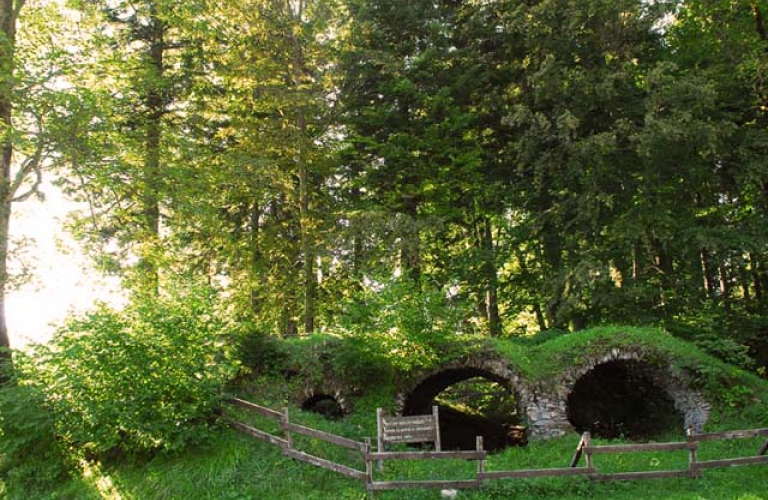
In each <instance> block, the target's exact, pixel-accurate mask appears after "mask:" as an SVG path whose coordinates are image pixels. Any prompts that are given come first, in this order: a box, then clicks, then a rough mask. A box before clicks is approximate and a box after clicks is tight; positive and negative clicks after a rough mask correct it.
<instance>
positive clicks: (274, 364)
mask: <svg viewBox="0 0 768 500" xmlns="http://www.w3.org/2000/svg"><path fill="white" fill-rule="evenodd" d="M237 350H238V352H237V356H238V359H239V360H240V361H241V362H242V365H243V367H244V368H246V369H248V370H250V371H251V372H253V373H255V374H262V373H277V372H279V371H280V369H281V368H283V366H284V365H285V364H286V363H287V361H288V353H287V352H286V350H285V348H284V346H283V344H282V343H281V341H280V339H279V338H277V337H275V336H272V335H269V334H268V333H263V332H260V331H257V330H252V331H249V332H247V333H245V334H243V335H241V336H240V338H239V341H238V348H237Z"/></svg>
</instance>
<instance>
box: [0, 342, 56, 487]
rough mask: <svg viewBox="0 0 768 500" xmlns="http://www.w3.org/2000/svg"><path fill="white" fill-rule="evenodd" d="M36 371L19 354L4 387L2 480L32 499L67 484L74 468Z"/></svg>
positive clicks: (0, 406)
mask: <svg viewBox="0 0 768 500" xmlns="http://www.w3.org/2000/svg"><path fill="white" fill-rule="evenodd" d="M34 369H35V368H34V361H33V360H32V359H31V358H30V357H29V356H28V355H25V354H24V353H21V352H17V353H15V355H14V368H13V373H11V375H10V376H9V379H10V380H9V381H8V382H7V383H5V384H3V385H0V480H6V481H7V483H8V484H9V485H10V486H9V487H12V488H13V490H14V491H17V492H25V493H26V494H28V495H30V496H31V495H32V494H33V492H36V491H39V490H40V489H45V488H50V487H52V486H54V485H55V484H56V483H58V482H61V481H63V480H66V478H67V477H68V474H67V472H68V465H69V464H70V458H69V456H68V453H67V451H68V450H67V448H66V445H65V444H64V443H62V441H61V440H60V439H58V436H57V432H56V419H55V416H54V413H53V408H52V407H51V404H50V403H49V401H47V399H46V396H45V394H44V392H43V389H44V387H43V386H42V385H41V384H40V381H39V380H35V379H34V378H33V375H32V374H33V372H34ZM0 491H1V490H0Z"/></svg>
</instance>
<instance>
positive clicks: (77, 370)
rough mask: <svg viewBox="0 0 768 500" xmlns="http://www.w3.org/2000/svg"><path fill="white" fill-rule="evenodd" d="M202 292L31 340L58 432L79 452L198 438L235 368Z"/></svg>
mask: <svg viewBox="0 0 768 500" xmlns="http://www.w3.org/2000/svg"><path fill="white" fill-rule="evenodd" d="M214 309H215V298H214V296H213V295H212V294H211V293H205V292H192V293H189V294H187V295H186V296H184V297H174V298H157V299H155V300H153V301H143V302H139V303H136V304H134V305H131V306H129V307H128V308H126V309H125V310H124V311H114V310H111V309H109V308H107V307H106V306H101V307H99V308H97V309H96V310H94V311H91V312H89V313H87V314H86V315H84V316H83V317H78V318H73V319H70V320H69V321H67V323H66V324H65V325H64V326H63V327H61V328H60V329H59V331H58V332H57V334H56V335H55V337H54V339H53V341H52V342H51V344H50V345H48V346H44V347H40V348H38V351H37V353H36V357H35V359H36V367H35V371H36V373H35V377H37V378H38V380H39V381H40V384H41V386H42V387H43V390H44V391H45V395H46V398H47V401H48V402H49V404H50V405H51V406H52V407H53V408H54V410H55V412H56V420H57V421H56V426H57V430H58V433H59V435H60V436H61V437H62V439H64V440H65V441H66V442H69V443H71V444H72V445H74V446H76V447H78V448H80V449H81V450H83V451H84V452H85V453H87V454H94V455H103V454H105V453H107V452H120V453H123V454H128V455H136V454H145V453H149V452H154V451H158V450H160V451H178V450H181V449H182V448H184V447H185V446H187V445H189V444H193V443H197V442H200V441H202V440H205V439H206V438H207V437H208V436H209V434H210V428H211V425H212V424H213V422H214V418H213V417H214V412H215V409H216V407H217V405H218V400H219V397H220V396H219V395H220V392H221V390H222V388H223V386H224V385H225V383H226V382H227V381H228V380H230V379H231V378H232V377H233V376H234V374H235V373H236V371H237V363H236V362H234V361H232V360H231V359H229V355H228V351H229V347H228V346H227V344H226V342H225V341H224V339H225V335H224V330H225V328H226V325H225V324H224V322H222V321H221V320H220V319H218V318H217V315H216V314H215V312H214Z"/></svg>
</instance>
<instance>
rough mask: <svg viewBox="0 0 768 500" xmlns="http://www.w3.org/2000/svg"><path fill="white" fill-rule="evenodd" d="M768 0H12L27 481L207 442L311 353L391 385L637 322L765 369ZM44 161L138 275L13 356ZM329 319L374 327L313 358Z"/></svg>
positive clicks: (5, 57)
mask: <svg viewBox="0 0 768 500" xmlns="http://www.w3.org/2000/svg"><path fill="white" fill-rule="evenodd" d="M766 16H768V0H645V1H643V0H464V1H461V0H430V1H426V0H229V1H227V0H219V1H214V0H71V1H65V0H62V1H54V0H50V1H44V0H28V1H25V0H0V148H1V149H2V151H1V152H0V167H1V168H0V358H4V361H12V363H5V364H6V370H5V371H3V372H2V375H0V444H2V449H0V496H3V495H4V493H5V492H6V488H7V491H8V492H14V491H15V492H16V493H13V494H18V495H21V496H20V497H21V498H24V496H23V495H27V494H28V491H33V490H30V488H38V487H40V488H42V486H39V485H42V484H49V485H50V484H52V485H54V486H53V487H54V488H55V487H58V486H57V485H59V484H60V483H61V480H62V479H61V478H62V477H72V476H71V471H72V470H80V471H81V472H82V474H81V478H82V477H85V478H88V477H91V476H88V474H91V473H92V472H88V471H92V470H93V469H92V467H95V465H94V464H97V463H98V462H95V461H94V460H96V459H103V460H104V461H105V463H109V460H110V459H115V458H116V457H117V458H119V459H125V458H126V457H136V456H141V457H143V458H144V459H149V458H152V457H154V456H155V454H156V453H157V452H159V451H168V452H178V451H181V450H188V449H190V448H189V447H190V446H193V445H197V444H200V443H204V442H210V440H211V439H212V436H214V435H215V432H214V430H215V429H216V426H215V425H214V423H215V420H216V417H215V410H216V408H217V407H218V406H217V405H218V404H219V403H220V398H221V394H222V390H223V389H224V388H225V387H227V384H228V383H229V382H230V381H231V380H232V379H233V378H236V377H240V379H238V380H241V379H242V377H243V376H246V375H249V374H250V375H253V374H254V373H257V374H259V373H261V372H259V370H262V372H263V373H273V372H277V373H283V372H285V369H284V368H285V367H280V366H279V365H280V363H288V361H287V360H288V359H294V360H301V362H303V363H305V364H306V365H307V366H309V367H312V366H314V365H313V364H312V363H321V362H326V361H328V359H330V361H329V362H330V363H331V364H332V365H333V366H334V367H336V368H337V369H338V371H339V373H342V374H345V376H346V375H349V374H353V375H354V374H357V375H354V376H358V375H359V377H360V378H359V381H360V383H361V384H362V383H363V382H365V381H367V382H370V383H369V386H370V387H376V384H380V379H377V378H376V377H378V375H379V373H378V372H376V371H375V370H378V369H379V368H378V367H380V366H385V365H386V366H389V367H390V368H396V369H397V370H405V371H407V370H409V369H412V368H414V367H419V366H421V367H423V366H429V365H430V363H432V364H435V363H437V362H438V361H439V360H440V359H441V358H440V357H441V356H445V355H446V354H445V352H444V351H443V350H441V349H442V347H443V346H444V345H443V344H440V342H442V341H444V340H446V339H448V340H450V339H453V340H455V339H457V338H458V337H464V336H465V337H470V336H473V338H476V337H477V336H480V337H488V338H494V341H495V339H499V338H512V339H517V340H519V341H520V342H521V343H520V344H519V345H518V344H514V345H513V346H512V347H509V349H510V350H514V351H515V352H524V351H525V349H526V345H528V344H526V342H531V344H530V345H538V344H540V343H542V342H545V341H546V338H555V337H558V336H563V335H571V334H569V333H566V332H579V331H582V330H584V329H586V328H589V327H594V326H599V325H607V324H613V325H616V324H619V325H634V326H654V327H661V328H662V329H664V330H665V331H666V332H667V333H668V334H672V335H674V336H677V337H679V338H682V339H684V340H688V341H692V342H694V343H695V344H696V345H698V346H699V347H701V348H703V349H704V350H705V351H707V352H709V353H710V354H714V355H715V356H717V357H720V358H721V359H723V360H725V361H728V362H730V363H734V364H736V365H739V366H740V367H742V368H745V369H747V370H749V371H751V372H753V373H755V372H756V373H757V374H759V375H762V376H763V377H764V376H765V369H766V366H768V315H766V312H768V230H766V228H768V19H766ZM46 178H47V179H50V180H53V182H55V183H56V184H57V185H58V186H59V187H60V188H62V189H63V190H64V191H65V192H66V193H67V195H69V196H70V197H71V198H72V199H74V200H77V201H80V202H82V203H83V206H85V207H87V208H86V209H85V210H84V211H82V212H81V213H77V214H72V216H71V217H70V218H69V219H68V223H67V224H68V228H69V229H70V230H71V231H72V233H73V234H74V235H76V237H77V238H78V239H79V241H80V242H81V244H82V246H83V248H84V249H86V250H87V251H88V253H89V254H90V255H91V256H93V258H94V261H95V262H96V264H97V266H98V267H99V269H101V270H103V271H104V272H108V273H113V274H116V275H118V276H120V277H122V279H123V286H124V289H125V290H126V292H127V293H128V294H129V295H130V296H131V300H130V303H129V304H128V305H127V306H126V308H125V309H123V310H113V309H111V308H110V307H108V306H105V305H101V306H98V307H96V308H95V309H94V310H93V311H91V312H89V313H87V314H85V315H83V316H80V317H75V318H71V319H69V320H68V321H66V322H65V323H64V324H63V325H61V327H60V328H59V331H58V333H57V334H56V336H55V337H54V339H53V341H52V342H51V343H50V344H49V345H46V346H37V347H34V348H32V349H31V350H30V351H29V352H27V353H24V352H18V351H14V352H12V351H10V350H8V349H6V348H7V347H9V340H8V338H9V336H8V331H7V327H6V323H5V295H6V293H8V292H9V291H10V290H12V289H13V287H15V286H17V285H18V284H19V283H20V282H21V281H23V278H24V273H23V272H21V273H18V272H17V271H18V270H20V269H21V270H24V269H25V267H24V265H23V262H22V263H20V261H19V258H20V257H21V256H22V252H20V251H19V249H18V247H17V246H16V245H15V242H14V240H13V234H14V232H13V225H14V218H13V211H14V208H15V207H17V206H18V204H19V203H23V202H24V201H26V200H28V199H30V198H32V197H34V196H42V195H43V194H44V193H41V192H40V187H41V185H42V184H43V180H44V179H46ZM41 307H45V305H44V304H41ZM611 331H612V330H611ZM617 331H618V330H617ZM641 331H645V330H641ZM538 332H545V333H544V334H542V335H543V337H537V338H535V339H533V340H531V338H530V337H529V336H531V335H533V334H536V333H538ZM312 333H330V334H333V338H338V337H342V338H343V339H346V340H347V341H350V343H349V345H350V346H352V348H353V350H352V351H346V350H338V351H334V350H330V351H328V352H330V353H331V354H328V356H327V358H328V359H320V360H319V361H318V360H315V361H313V362H312V363H310V362H309V361H308V357H307V355H306V354H305V351H302V350H301V349H299V348H298V347H295V346H294V344H291V342H293V341H289V342H287V343H286V342H282V343H281V341H278V340H276V339H277V338H278V337H281V338H284V339H286V338H287V339H290V338H295V337H301V338H304V337H310V334H312ZM547 336H549V337H547ZM573 338H574V339H576V335H573ZM589 338H590V337H588V335H587V336H585V337H584V339H586V340H588V339H589ZM656 338H657V337H654V336H650V337H649V340H648V342H656V340H654V339H656ZM438 340H439V342H438ZM517 340H516V341H517ZM586 340H584V341H585V342H586ZM311 342H313V340H312V338H310V339H309V340H308V344H307V345H309V348H311V349H314V350H311V349H310V351H308V352H314V353H316V354H317V353H320V354H321V355H322V354H323V353H324V352H325V351H323V350H322V349H331V348H330V347H328V346H329V345H332V344H329V343H318V344H317V346H320V347H317V346H314V347H313V344H312V343H311ZM323 342H325V341H323ZM573 342H577V341H576V340H574V341H573ZM565 343H567V342H565ZM510 345H512V344H510ZM585 345H586V344H585ZM685 345H686V346H687V345H688V344H685ZM304 348H305V347H302V349H304ZM679 349H683V348H679ZM286 352H289V353H293V354H291V355H290V356H289V355H288V354H285V353H286ZM510 352H511V351H510ZM696 352H698V351H696ZM291 356H292V357H291ZM697 356H699V355H698V354H697ZM703 356H704V355H701V357H700V359H706V361H702V366H708V367H710V368H705V369H702V370H700V372H699V373H703V375H702V379H706V380H705V381H704V382H702V384H704V385H706V386H707V387H710V389H711V393H712V394H715V395H716V401H717V404H718V405H720V406H718V408H725V409H727V410H728V411H731V410H733V411H741V410H744V411H746V412H747V413H743V414H739V415H740V416H739V418H741V419H742V420H733V419H732V420H727V419H726V418H725V417H723V419H722V420H720V421H719V422H715V424H716V425H722V426H723V427H727V426H728V425H731V426H733V425H741V424H737V423H736V422H743V421H745V420H746V421H747V424H743V425H745V426H746V425H751V426H754V425H759V424H760V423H761V422H762V420H760V419H763V420H764V418H765V414H764V413H762V414H761V415H762V416H760V415H757V413H758V412H757V410H754V411H753V413H748V408H750V407H754V408H758V409H759V408H762V407H760V406H755V405H756V404H757V403H756V401H759V395H758V393H759V390H758V389H756V387H758V385H759V381H756V379H755V380H753V379H749V380H750V382H749V384H746V383H742V382H738V383H737V382H733V383H731V382H728V381H733V380H742V379H740V378H739V377H741V375H739V377H737V376H735V375H733V376H730V375H729V376H728V377H730V378H728V377H725V376H721V375H722V374H723V373H727V372H729V370H735V368H733V367H730V368H723V367H722V366H721V365H715V364H713V363H714V362H713V361H711V360H710V359H709V358H705V357H703ZM320 357H322V356H320ZM382 359H386V363H389V364H386V363H384V362H383V361H382ZM536 361H537V360H532V361H531V362H532V372H540V370H539V369H538V367H536V366H535V363H536ZM566 362H567V361H563V363H566ZM377 363H378V364H377ZM299 364H301V363H299ZM713 366H716V368H711V367H713ZM723 366H725V365H723ZM727 366H730V365H727ZM249 369H250V370H252V371H251V372H249V371H248V370H249ZM281 369H282V372H281V371H280V370H281ZM707 370H709V371H707ZM388 373H389V372H388ZM733 373H736V372H733ZM739 373H740V372H739ZM283 374H284V373H283ZM361 374H362V375H361ZM353 375H349V376H350V377H352V376H353ZM390 375H391V374H390ZM365 377H368V378H367V379H366V378H365ZM745 377H746V376H745ZM354 380H357V379H354ZM388 380H389V379H388ZM744 380H747V379H746V378H745V379H744ZM724 381H726V382H724ZM283 382H284V381H283ZM283 382H280V383H283ZM390 382H391V380H390ZM745 384H746V385H745ZM262 385H263V384H262ZM267 385H268V384H267ZM264 387H266V386H264ZM390 389H391V387H390ZM375 404H381V402H380V401H378V402H376V403H375ZM373 407H375V406H371V408H373ZM745 408H746V410H745ZM718 411H720V410H719V409H718ZM368 413H369V414H371V415H373V412H372V411H370V412H368ZM722 414H723V415H725V414H726V413H722ZM745 415H746V416H745ZM729 418H730V417H729ZM734 418H735V417H734ZM366 425H367V424H366ZM355 429H356V430H355V432H363V430H361V429H364V426H358V427H355ZM219 439H222V438H221V436H219ZM223 439H224V441H221V442H220V444H221V443H223V444H222V448H221V450H223V451H221V453H222V454H224V455H222V456H226V457H230V458H231V457H235V458H232V460H235V461H236V459H237V457H241V456H243V455H242V453H241V454H240V455H238V453H240V452H236V451H235V450H236V449H237V446H239V445H238V444H237V443H235V444H233V442H232V438H231V436H230V437H225V438H223ZM227 440H229V441H227ZM562 446H563V445H562V444H561V447H562ZM565 447H566V448H569V449H570V448H572V443H570V442H566V445H565ZM216 453H218V452H216ZM216 453H212V456H213V458H212V459H211V460H212V462H211V463H212V464H215V467H223V466H222V465H221V463H224V462H226V460H224V462H222V460H220V459H219V458H217V457H218V455H216ZM249 453H252V454H253V456H250V455H249V456H248V457H247V460H248V462H247V463H248V464H253V463H260V462H258V460H260V459H261V458H260V457H261V456H260V455H258V453H260V452H249ZM265 453H266V452H265ZM264 456H267V455H264ZM273 458H274V457H273ZM214 459H215V460H214ZM243 460H245V459H243ZM276 460H277V459H276ZM515 460H516V459H515ZM226 463H229V462H226ZM232 463H234V462H232ZM73 464H75V465H74V466H73ZM83 464H91V465H87V466H86V465H83ZM250 466H251V465H248V467H250ZM84 467H85V468H84ZM89 467H91V469H89ZM158 467H163V466H162V465H161V466H158ZM211 467H213V465H212V466H211ZM238 467H239V466H238ZM233 470H234V469H233ZM238 470H240V469H238ZM234 473H235V472H233V474H234ZM237 473H238V474H239V473H241V472H237ZM67 474H70V476H67ZM190 474H192V475H194V473H190ZM206 474H207V473H206ZM206 474H204V475H205V477H212V475H211V474H207V475H206ZM276 474H277V473H276ZM136 476H137V478H138V477H141V478H145V474H144V473H143V472H139V473H136ZM128 477H130V473H129V474H128ZM195 477H196V476H195ZM201 477H202V476H201ZM313 477H314V476H313ZM744 477H745V478H747V476H744ZM755 477H756V478H757V479H755ZM321 479H322V478H321ZM748 479H749V480H750V481H753V482H755V481H756V482H759V481H760V476H754V477H752V476H749V477H748ZM143 480H144V479H141V480H139V481H143ZM746 480H747V479H745V481H746ZM94 481H95V480H94ZM739 481H741V480H740V479H738V476H737V480H736V482H739ZM99 484H101V483H99ZM142 484H143V483H142ZM146 484H147V488H148V491H154V490H156V488H155V486H153V484H152V483H151V482H149V483H146ZM185 484H186V485H187V486H188V485H189V484H193V483H190V482H187V483H185ZM265 484H268V485H269V484H271V483H265ZM296 484H301V483H296ZM709 484H714V483H709ZM718 484H719V483H718ZM744 484H747V483H744ZM750 484H751V483H750ZM555 486H557V485H555ZM577 486H578V485H577ZM228 487H229V486H228ZM270 487H271V486H270ZM281 487H282V486H281ZM516 487H517V486H515V488H516ZM302 488H303V487H302ZM302 488H299V489H302ZM345 488H346V486H345ZM723 488H726V489H727V488H731V486H730V485H726V486H724V487H723ZM193 489H194V491H196V492H200V491H206V488H205V487H194V488H193ZM305 489H306V490H308V491H309V490H311V491H315V490H314V489H313V488H305ZM556 489H557V488H556ZM737 489H738V488H737ZM35 491H37V490H35ZM44 491H45V492H47V493H45V494H46V495H49V496H48V497H49V498H54V497H56V498H60V497H58V496H56V495H55V494H53V493H50V491H51V490H44ZM214 491H218V490H214ZM280 491H282V490H280ZM297 491H298V490H297ZM345 491H346V493H345V495H347V496H345V498H347V497H349V498H352V497H353V496H355V495H357V490H345ZM531 491H534V490H531ZM568 491H570V490H568ZM590 491H592V490H588V489H586V488H584V489H582V490H581V493H585V492H586V493H589V492H590ZM628 491H629V490H628ZM663 491H664V488H660V489H659V491H658V492H656V493H654V494H657V493H658V494H661V493H659V492H663ZM716 491H720V490H716ZM729 491H730V490H729ZM630 492H631V491H630ZM230 493H231V496H226V498H231V499H235V498H237V499H242V498H246V497H244V496H238V495H240V493H239V492H236V491H234V490H233V491H231V492H230ZM299 493H300V492H299ZM566 493H567V494H565V496H567V497H568V498H572V495H571V493H573V491H570V493H568V492H566ZM646 493H648V491H643V494H646ZM153 494H154V493H153ZM217 494H218V493H217ZM291 494H297V493H295V492H294V493H291ZM681 494H682V493H681ZM41 495H43V493H41ZM255 495H256V497H259V496H258V495H260V493H259V494H255ZM172 497H173V495H172V494H171V496H170V497H168V498H172ZM355 497H359V495H357V496H355ZM598 497H599V495H598ZM604 497H606V498H611V494H610V491H609V492H608V493H607V494H606V495H604ZM12 498H16V497H12ZM40 498H43V496H40ZM61 498H90V497H81V496H76V495H74V494H73V495H72V496H71V497H66V496H65V497H61ZM99 498H102V497H101V496H100V497H99ZM103 498H107V497H106V496H105V497H103ZM109 498H112V497H109ZM148 498H149V497H148ZM152 498H155V497H152ZM158 498H159V497H158ZM163 498H166V497H163ZM184 498H187V497H186V496H184ZM190 498H191V497H190ZM217 498H225V496H220V497H217ZM321 498H322V497H321ZM409 498H410V497H409ZM477 498H484V497H477ZM654 498H655V497H654ZM659 498H662V497H659ZM681 498H682V497H681ZM697 498H703V497H697ZM718 498H724V497H718ZM739 498H744V499H747V498H748V499H749V500H754V499H758V500H759V497H757V496H748V497H747V496H745V497H739Z"/></svg>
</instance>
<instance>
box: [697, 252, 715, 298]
mask: <svg viewBox="0 0 768 500" xmlns="http://www.w3.org/2000/svg"><path fill="white" fill-rule="evenodd" d="M699 258H700V259H701V272H702V274H703V275H704V280H703V281H704V289H705V292H706V295H707V297H709V298H714V297H715V295H716V293H715V292H716V290H717V288H718V284H717V278H716V277H715V274H716V269H715V268H714V267H713V266H712V255H711V254H710V253H709V251H707V250H705V249H702V250H701V251H700V252H699Z"/></svg>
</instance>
